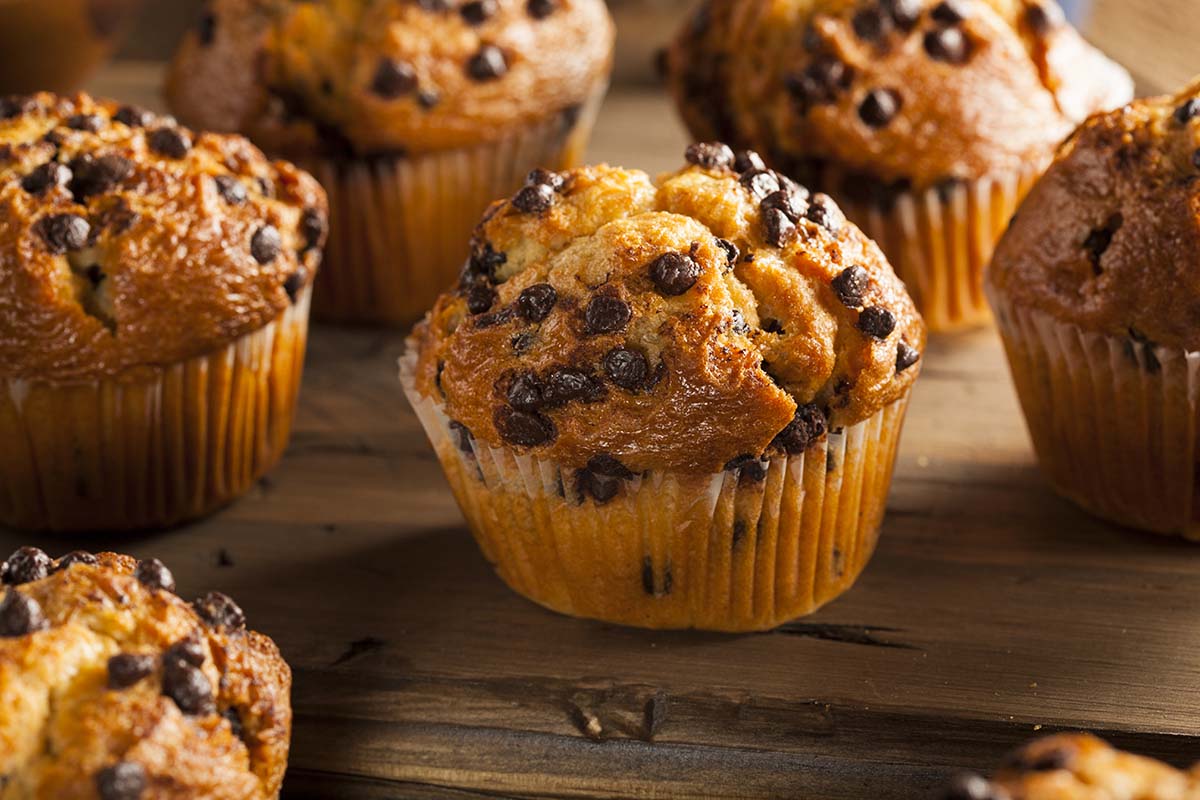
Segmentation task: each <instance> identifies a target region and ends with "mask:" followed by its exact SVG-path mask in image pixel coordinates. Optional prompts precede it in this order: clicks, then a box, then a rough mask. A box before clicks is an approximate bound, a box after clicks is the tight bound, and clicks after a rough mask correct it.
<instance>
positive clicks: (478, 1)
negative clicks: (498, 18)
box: [458, 0, 499, 25]
mask: <svg viewBox="0 0 1200 800" xmlns="http://www.w3.org/2000/svg"><path fill="white" fill-rule="evenodd" d="M497 10H499V9H498V6H497V4H496V0H470V2H467V3H463V4H462V5H461V6H459V8H458V13H459V14H461V15H462V18H463V21H464V22H466V23H467V24H468V25H482V24H483V23H485V22H487V21H488V20H489V19H491V18H492V17H494V16H495V15H496V11H497Z"/></svg>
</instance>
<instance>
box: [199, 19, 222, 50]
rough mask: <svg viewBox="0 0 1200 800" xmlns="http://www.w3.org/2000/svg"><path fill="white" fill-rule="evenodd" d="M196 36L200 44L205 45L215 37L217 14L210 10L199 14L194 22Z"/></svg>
mask: <svg viewBox="0 0 1200 800" xmlns="http://www.w3.org/2000/svg"><path fill="white" fill-rule="evenodd" d="M196 36H197V37H198V38H199V39H200V44H202V45H204V46H205V47H207V46H209V45H210V44H212V43H213V40H214V39H216V38H217V15H216V14H213V13H212V12H206V13H204V14H202V15H201V16H200V19H199V20H197V22H196Z"/></svg>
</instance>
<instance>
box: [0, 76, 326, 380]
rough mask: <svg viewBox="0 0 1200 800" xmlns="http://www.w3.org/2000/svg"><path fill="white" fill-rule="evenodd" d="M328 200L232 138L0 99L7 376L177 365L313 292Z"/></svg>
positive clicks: (65, 106) (90, 106)
mask: <svg viewBox="0 0 1200 800" xmlns="http://www.w3.org/2000/svg"><path fill="white" fill-rule="evenodd" d="M325 218H326V204H325V193H324V192H323V191H322V190H321V187H320V186H319V185H318V184H317V182H316V181H315V180H313V178H311V177H310V176H309V175H307V174H306V173H304V172H301V171H300V170H298V169H296V168H295V167H292V166H291V165H290V164H285V163H283V162H275V163H271V162H269V161H267V159H266V158H265V157H264V156H263V154H262V153H261V152H260V151H259V150H258V149H257V148H255V147H254V146H253V145H251V144H250V143H249V142H248V141H246V140H245V139H243V138H241V137H238V136H219V135H215V134H197V133H193V132H192V131H190V130H188V129H187V128H183V127H180V126H178V125H176V124H175V121H174V120H172V119H170V118H169V117H158V116H155V115H153V114H150V113H148V112H145V111H142V110H139V109H136V108H133V107H129V106H120V105H118V104H116V103H112V102H104V101H99V100H93V99H92V98H91V97H88V96H87V95H82V94H81V95H77V96H75V97H60V96H56V95H52V94H38V95H33V96H29V97H11V98H5V99H3V100H0V377H6V378H51V379H64V380H67V379H74V378H82V377H95V376H97V375H104V374H109V375H111V374H115V373H119V372H121V371H123V370H127V369H130V368H135V367H142V366H154V365H161V364H170V363H176V362H179V361H181V360H185V359H188V358H191V357H193V356H198V355H203V354H207V353H209V352H211V351H213V350H215V349H217V348H219V347H222V346H224V345H226V344H228V343H229V342H231V341H232V340H234V339H235V338H237V337H239V336H241V335H242V334H246V333H250V332H252V331H255V330H257V329H259V328H261V327H263V326H264V325H266V324H267V323H269V322H270V321H272V320H273V319H275V318H276V317H277V316H278V315H279V314H280V312H282V311H283V310H284V309H285V308H286V307H287V306H288V304H289V303H291V302H294V301H295V299H296V296H297V294H298V293H299V292H300V291H301V290H303V289H304V288H305V287H306V286H308V285H309V284H310V283H311V281H312V277H313V275H314V274H315V272H316V269H317V266H318V264H319V262H320V247H321V245H322V243H323V242H324V237H325V227H326V222H325Z"/></svg>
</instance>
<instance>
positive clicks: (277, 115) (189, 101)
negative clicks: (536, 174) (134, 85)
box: [166, 0, 614, 157]
mask: <svg viewBox="0 0 1200 800" xmlns="http://www.w3.org/2000/svg"><path fill="white" fill-rule="evenodd" d="M613 37H614V31H613V26H612V22H611V20H610V18H609V16H608V11H607V9H606V7H605V5H604V3H603V2H602V0H310V2H293V1H292V0H210V2H209V3H208V5H207V8H206V12H205V15H204V17H203V18H202V20H201V24H200V25H199V26H198V27H197V28H196V29H195V30H193V31H192V32H191V33H190V34H189V35H188V36H187V38H186V39H185V40H184V42H183V44H182V45H181V47H180V49H179V51H178V52H177V53H176V56H175V59H174V61H173V64H172V66H171V70H170V73H169V76H168V80H167V91H166V94H167V99H168V101H169V102H170V104H171V107H172V109H173V110H174V111H175V113H177V114H179V116H180V118H181V119H183V120H184V121H185V122H188V123H190V124H194V125H196V126H198V127H203V128H206V129H209V130H222V131H240V132H242V133H246V134H247V135H249V136H250V137H251V138H252V139H254V141H255V142H256V143H258V144H259V145H261V146H263V147H265V148H267V149H268V150H270V151H271V152H275V153H280V154H282V155H287V156H293V157H303V156H308V155H314V154H316V155H333V156H370V155H394V154H403V153H418V152H428V151H438V150H444V149H453V148H457V147H463V146H470V145H474V144H477V143H480V142H485V141H492V140H494V139H497V138H500V137H502V136H504V135H506V134H508V133H510V132H512V131H513V130H514V129H516V128H519V127H522V126H524V125H528V124H530V123H533V122H538V121H541V120H544V119H547V118H548V117H549V116H551V115H554V114H562V115H563V120H564V128H565V129H566V130H569V129H570V127H572V125H573V123H574V120H575V118H576V117H577V115H578V112H579V110H580V108H581V106H582V105H583V104H584V103H585V102H586V101H587V100H588V99H589V98H590V97H591V96H593V95H594V94H596V93H597V92H599V91H601V90H602V89H603V88H604V86H605V85H606V83H607V79H608V73H609V70H610V67H611V60H612V43H613Z"/></svg>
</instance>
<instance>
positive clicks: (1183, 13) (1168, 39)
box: [1084, 0, 1200, 95]
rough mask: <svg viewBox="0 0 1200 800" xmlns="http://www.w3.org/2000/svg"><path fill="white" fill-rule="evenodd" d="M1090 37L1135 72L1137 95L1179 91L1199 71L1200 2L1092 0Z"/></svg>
mask: <svg viewBox="0 0 1200 800" xmlns="http://www.w3.org/2000/svg"><path fill="white" fill-rule="evenodd" d="M1093 4H1094V8H1093V10H1092V13H1091V15H1090V19H1088V21H1087V23H1086V25H1085V26H1084V32H1085V33H1086V34H1087V37H1088V38H1089V39H1090V40H1091V41H1092V42H1093V43H1094V44H1096V45H1097V46H1098V47H1099V48H1100V49H1102V50H1104V51H1105V52H1106V53H1108V54H1109V55H1110V56H1112V57H1113V58H1115V59H1116V60H1117V61H1119V62H1120V63H1121V64H1123V65H1125V67H1126V68H1127V69H1128V70H1129V71H1130V72H1131V73H1133V77H1134V79H1135V80H1136V81H1137V85H1138V94H1143V95H1144V94H1159V93H1162V92H1168V91H1175V90H1177V89H1179V88H1180V87H1181V86H1183V85H1184V84H1186V83H1188V81H1190V80H1191V79H1192V78H1193V77H1194V76H1195V75H1196V74H1197V73H1200V50H1197V49H1196V42H1197V41H1200V2H1197V0H1093Z"/></svg>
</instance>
